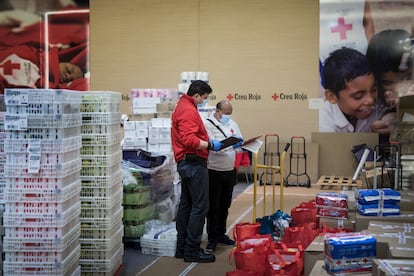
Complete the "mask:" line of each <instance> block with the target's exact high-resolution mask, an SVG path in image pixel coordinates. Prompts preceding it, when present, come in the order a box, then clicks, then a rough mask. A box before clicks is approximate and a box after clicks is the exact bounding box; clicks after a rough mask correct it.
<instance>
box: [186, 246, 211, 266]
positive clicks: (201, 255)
mask: <svg viewBox="0 0 414 276" xmlns="http://www.w3.org/2000/svg"><path fill="white" fill-rule="evenodd" d="M215 261H216V257H215V256H214V255H213V254H209V253H206V252H204V249H202V248H200V250H199V251H198V252H196V253H195V254H192V255H189V256H187V255H185V256H184V262H186V263H212V262H215Z"/></svg>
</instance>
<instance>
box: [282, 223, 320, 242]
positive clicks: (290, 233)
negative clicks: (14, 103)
mask: <svg viewBox="0 0 414 276" xmlns="http://www.w3.org/2000/svg"><path fill="white" fill-rule="evenodd" d="M319 232H320V230H319V228H317V226H316V224H315V223H309V224H306V225H305V226H300V227H288V228H286V229H285V233H284V234H283V238H282V242H284V243H294V242H297V241H299V242H301V243H302V245H303V247H304V248H307V247H308V245H309V244H311V243H312V241H313V240H314V239H315V237H316V236H318V235H319Z"/></svg>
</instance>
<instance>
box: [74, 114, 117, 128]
mask: <svg viewBox="0 0 414 276" xmlns="http://www.w3.org/2000/svg"><path fill="white" fill-rule="evenodd" d="M116 123H119V124H121V113H120V112H82V124H84V125H112V124H116Z"/></svg>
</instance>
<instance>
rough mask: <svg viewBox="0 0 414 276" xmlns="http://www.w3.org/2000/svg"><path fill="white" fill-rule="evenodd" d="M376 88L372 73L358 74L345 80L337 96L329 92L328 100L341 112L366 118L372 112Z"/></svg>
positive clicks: (354, 116) (357, 117)
mask: <svg viewBox="0 0 414 276" xmlns="http://www.w3.org/2000/svg"><path fill="white" fill-rule="evenodd" d="M376 99H377V89H376V85H375V79H374V76H373V74H368V75H363V76H359V77H357V78H355V79H353V80H350V81H349V82H346V87H345V89H343V90H341V91H339V96H335V94H334V93H331V95H330V96H329V98H328V100H329V101H330V102H331V103H334V104H337V105H338V106H339V108H340V109H341V110H342V112H343V113H344V114H346V115H348V116H350V117H353V118H356V119H366V118H368V117H369V116H370V115H371V114H372V112H374V111H375V110H374V107H375V102H376Z"/></svg>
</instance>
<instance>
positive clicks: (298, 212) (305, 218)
mask: <svg viewBox="0 0 414 276" xmlns="http://www.w3.org/2000/svg"><path fill="white" fill-rule="evenodd" d="M290 216H291V217H292V222H293V224H294V226H303V225H305V224H308V223H312V222H313V223H316V224H317V225H319V218H318V217H317V216H316V202H315V200H311V201H308V202H302V203H300V204H299V206H297V207H294V208H293V209H292V210H291V211H290Z"/></svg>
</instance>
